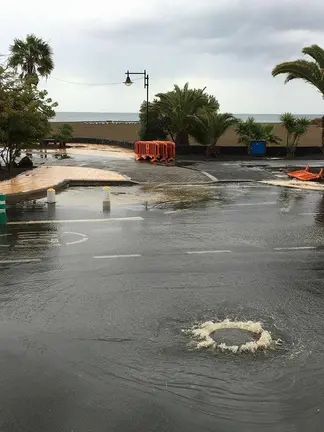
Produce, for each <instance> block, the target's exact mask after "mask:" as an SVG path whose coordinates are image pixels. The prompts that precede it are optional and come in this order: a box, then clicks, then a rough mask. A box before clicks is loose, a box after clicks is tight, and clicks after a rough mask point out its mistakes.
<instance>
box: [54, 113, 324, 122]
mask: <svg viewBox="0 0 324 432" xmlns="http://www.w3.org/2000/svg"><path fill="white" fill-rule="evenodd" d="M234 115H235V116H236V117H238V118H239V119H241V120H246V119H247V118H248V117H254V118H255V120H256V121H257V122H258V123H280V115H281V114H234ZM294 115H296V116H298V117H308V118H310V119H314V118H319V117H322V116H323V114H294ZM51 121H52V122H86V121H98V122H103V121H115V122H116V121H123V122H137V121H139V117H138V113H116V112H115V113H114V112H63V111H61V112H59V111H58V112H57V113H56V116H55V117H54V119H52V120H51Z"/></svg>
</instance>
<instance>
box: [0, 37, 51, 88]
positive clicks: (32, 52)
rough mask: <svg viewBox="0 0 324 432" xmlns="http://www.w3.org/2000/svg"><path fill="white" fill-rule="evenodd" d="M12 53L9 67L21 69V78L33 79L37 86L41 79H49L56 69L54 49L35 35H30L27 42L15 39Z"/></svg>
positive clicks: (11, 49)
mask: <svg viewBox="0 0 324 432" xmlns="http://www.w3.org/2000/svg"><path fill="white" fill-rule="evenodd" d="M10 53H11V54H10V56H9V60H8V64H9V66H11V67H13V68H14V69H16V70H18V69H19V70H20V77H21V78H33V81H34V82H35V83H36V84H38V81H39V77H44V78H47V77H48V76H49V75H50V74H51V72H52V71H53V69H54V61H53V51H52V48H51V47H50V45H49V43H48V42H45V41H43V39H41V38H38V37H37V36H35V35H34V34H28V35H27V37H26V39H25V40H22V39H15V40H14V43H13V44H12V45H11V46H10Z"/></svg>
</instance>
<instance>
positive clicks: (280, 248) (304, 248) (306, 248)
mask: <svg viewBox="0 0 324 432" xmlns="http://www.w3.org/2000/svg"><path fill="white" fill-rule="evenodd" d="M308 249H316V247H315V246H291V247H278V248H274V250H276V251H285V250H308Z"/></svg>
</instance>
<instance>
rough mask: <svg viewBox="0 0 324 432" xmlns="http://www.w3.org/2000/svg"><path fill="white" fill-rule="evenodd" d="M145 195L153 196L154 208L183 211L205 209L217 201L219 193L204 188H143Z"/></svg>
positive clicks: (166, 186)
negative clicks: (213, 201)
mask: <svg viewBox="0 0 324 432" xmlns="http://www.w3.org/2000/svg"><path fill="white" fill-rule="evenodd" d="M142 190H143V191H144V192H145V194H150V195H151V196H152V194H153V196H154V195H155V205H154V207H155V208H161V209H172V210H183V209H189V208H196V207H200V208H201V207H205V206H206V205H207V204H208V202H210V201H212V200H215V199H219V192H218V191H215V189H211V188H209V187H204V186H180V187H176V186H168V185H165V186H143V187H142Z"/></svg>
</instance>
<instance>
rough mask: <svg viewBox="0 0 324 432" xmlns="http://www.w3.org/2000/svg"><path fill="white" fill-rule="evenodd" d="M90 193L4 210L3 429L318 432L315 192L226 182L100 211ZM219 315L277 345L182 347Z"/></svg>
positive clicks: (321, 302) (0, 303)
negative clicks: (198, 194)
mask: <svg viewBox="0 0 324 432" xmlns="http://www.w3.org/2000/svg"><path fill="white" fill-rule="evenodd" d="M134 191H135V195H136V191H137V190H136V189H134ZM101 192H102V191H101V189H100V188H99V189H96V188H91V189H87V190H85V189H76V190H69V191H65V192H63V193H62V194H60V195H58V203H57V205H56V208H55V210H53V209H52V210H51V211H49V209H47V207H46V205H44V204H42V202H39V203H37V204H36V206H34V208H33V206H32V205H31V204H30V205H29V206H27V207H26V206H25V207H17V208H15V209H10V212H9V219H10V221H11V222H15V223H11V224H10V223H9V224H8V225H7V227H6V228H5V229H2V230H1V232H0V274H1V277H0V320H1V322H0V324H1V326H0V388H1V391H0V406H1V416H0V430H1V431H5V432H6V431H28V432H29V431H33V432H38V431H39V432H40V431H42V432H43V431H44V430H46V431H48V432H57V431H64V432H65V431H68V432H70V431H76V432H88V431H96V432H97V431H99V432H101V431H114V432H115V431H116V432H117V431H122V432H131V431H141V432H142V431H144V430H145V431H152V432H153V431H163V432H164V431H165V432H170V431H174V432H182V431H183V432H188V431H189V432H191V431H192V432H194V431H195V432H196V431H197V430H201V431H204V432H205V431H208V432H209V431H213V432H214V431H226V432H232V431H240V432H248V431H249V432H251V431H252V432H259V431H269V432H270V431H271V432H273V431H274V432H279V431H280V432H304V431H305V430H307V429H308V430H311V431H314V432H317V431H322V430H323V423H324V398H323V392H324V320H323V311H324V292H323V290H324V284H323V278H324V264H323V262H324V261H323V260H324V247H323V246H324V234H323V229H324V228H323V224H324V204H323V203H324V199H323V196H322V195H321V194H319V193H317V192H313V193H310V192H306V193H305V192H302V191H297V190H286V189H285V190H282V189H280V188H271V187H264V186H255V185H242V184H238V185H228V186H222V187H218V186H217V187H215V188H211V189H210V193H211V194H212V195H213V199H209V195H208V200H204V201H203V202H201V201H198V202H197V205H192V204H190V203H189V204H188V195H187V194H186V193H185V194H183V195H184V196H185V197H186V203H187V204H184V205H182V206H180V208H179V205H176V203H174V202H170V200H169V201H167V202H166V203H164V204H163V205H158V206H156V203H155V202H153V200H150V199H148V200H146V199H144V198H143V196H145V194H144V195H143V192H142V191H140V190H138V198H137V199H135V198H134V196H128V192H127V190H122V189H114V188H112V192H116V193H115V197H114V198H113V199H114V200H115V201H114V205H112V209H111V212H110V213H103V212H102V209H101V204H100V194H101ZM123 192H124V193H123ZM171 195H172V198H173V197H174V193H173V194H171ZM145 203H146V204H145ZM19 221H20V223H17V222H19ZM30 221H33V223H32V224H31V223H26V222H30ZM224 320H231V321H233V322H241V323H246V322H247V321H253V322H256V323H260V325H262V329H263V330H264V331H267V332H269V333H270V334H271V338H272V339H273V340H275V341H277V340H280V341H281V343H280V344H277V345H276V346H273V347H271V349H260V350H256V351H255V352H240V353H233V352H227V351H225V352H224V351H222V350H215V349H214V347H211V346H205V347H201V348H202V349H198V350H197V349H194V347H193V345H192V341H193V338H192V335H191V334H188V333H187V332H186V330H188V329H192V328H199V326H201V325H202V324H203V323H206V322H210V321H212V322H213V323H222V322H223V323H224ZM226 322H227V321H226ZM216 327H217V326H216ZM219 327H221V328H222V329H223V325H222V326H219ZM249 328H250V330H251V327H249ZM211 329H212V330H215V328H212V327H211ZM238 329H241V330H240V332H238ZM242 329H243V330H248V328H247V327H246V326H245V325H243V326H242V325H241V326H237V328H236V329H234V330H233V333H230V328H227V329H226V333H222V334H220V333H219V334H218V336H217V328H216V331H215V333H213V332H212V331H211V334H212V335H213V337H215V338H217V337H218V338H219V340H220V343H223V342H224V341H225V342H224V343H227V344H235V343H236V344H240V345H243V344H245V343H247V342H249V341H252V342H253V338H252V339H251V335H248V334H245V333H244V332H242ZM253 329H254V330H255V333H256V334H258V331H259V329H260V328H259V327H257V326H255V327H253ZM219 331H220V330H219ZM222 331H224V329H223V330H222ZM248 331H249V330H248ZM245 338H246V339H245Z"/></svg>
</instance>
